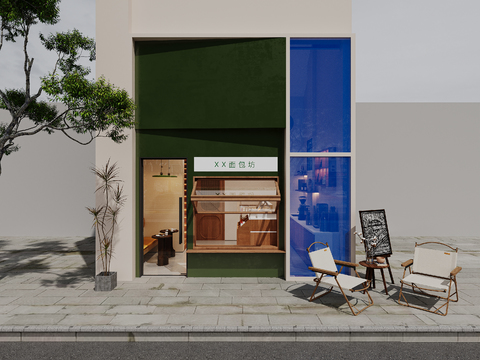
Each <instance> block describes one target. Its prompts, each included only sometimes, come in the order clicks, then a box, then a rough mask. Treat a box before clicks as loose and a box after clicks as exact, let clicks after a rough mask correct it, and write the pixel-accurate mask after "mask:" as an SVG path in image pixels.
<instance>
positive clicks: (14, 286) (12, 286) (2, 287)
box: [0, 284, 42, 291]
mask: <svg viewBox="0 0 480 360" xmlns="http://www.w3.org/2000/svg"><path fill="white" fill-rule="evenodd" d="M41 286H42V285H40V284H3V285H0V291H3V290H9V289H16V290H35V289H38V288H39V287H41Z"/></svg>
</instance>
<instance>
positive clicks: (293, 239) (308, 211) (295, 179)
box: [290, 157, 350, 276]
mask: <svg viewBox="0 0 480 360" xmlns="http://www.w3.org/2000/svg"><path fill="white" fill-rule="evenodd" d="M349 231H350V158H332V157H315V158H314V157H312V158H306V157H302V158H291V160H290V250H291V265H290V275H291V276H312V272H311V271H310V270H308V266H311V265H310V260H309V258H308V254H307V251H306V249H307V247H308V246H309V245H310V244H311V243H313V242H317V241H320V242H323V243H325V242H328V245H329V246H330V248H331V250H332V253H333V256H334V258H335V259H338V260H348V259H349V254H350V245H349V244H350V241H349Z"/></svg>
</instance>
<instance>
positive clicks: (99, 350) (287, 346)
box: [0, 342, 480, 360]
mask: <svg viewBox="0 0 480 360" xmlns="http://www.w3.org/2000/svg"><path fill="white" fill-rule="evenodd" d="M479 358H480V343H394V342H390V343H389V342H355V343H353V342H349V343H345V342H335V343H323V342H322V343H289V342H282V343H270V342H262V343H240V342H222V343H218V342H217V343H210V342H197V343H195V342H190V343H181V342H173V343H158V342H155V343H146V342H144V343H123V342H122V343H113V342H96V343H69V342H61V343H54V342H43V343H41V342H4V343H0V359H2V360H3V359H22V360H24V359H25V360H29V359H35V360H41V359H88V360H95V359H102V360H103V359H122V360H123V359H168V360H179V359H222V360H230V359H242V360H245V359H288V360H292V359H309V360H310V359H355V360H363V359H365V360H367V359H368V360H372V359H402V360H407V359H408V360H409V359H422V360H429V359H436V360H437V359H441V360H443V359H462V360H465V359H479Z"/></svg>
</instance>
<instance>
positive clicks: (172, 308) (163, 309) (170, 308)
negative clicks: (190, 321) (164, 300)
mask: <svg viewBox="0 0 480 360" xmlns="http://www.w3.org/2000/svg"><path fill="white" fill-rule="evenodd" d="M195 309H196V305H189V306H182V305H165V306H156V309H155V310H154V311H153V313H154V314H168V315H170V314H182V315H185V314H193V313H194V312H195Z"/></svg>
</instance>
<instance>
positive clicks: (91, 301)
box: [38, 296, 115, 305]
mask: <svg viewBox="0 0 480 360" xmlns="http://www.w3.org/2000/svg"><path fill="white" fill-rule="evenodd" d="M38 299H51V298H50V297H43V298H38ZM107 299H108V298H107V297H106V296H103V297H86V296H84V297H71V296H69V297H64V298H61V300H59V301H58V302H57V303H56V304H57V305H100V304H101V303H102V302H104V301H106V300H107ZM111 299H115V298H111Z"/></svg>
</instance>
